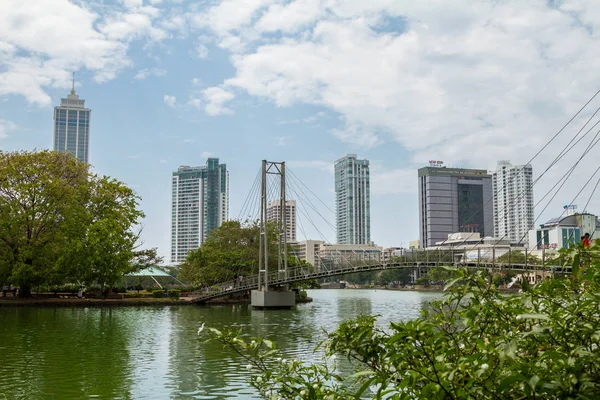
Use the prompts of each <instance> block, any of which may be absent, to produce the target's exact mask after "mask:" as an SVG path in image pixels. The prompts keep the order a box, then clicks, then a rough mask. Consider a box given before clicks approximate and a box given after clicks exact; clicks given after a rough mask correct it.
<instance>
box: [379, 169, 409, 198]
mask: <svg viewBox="0 0 600 400" xmlns="http://www.w3.org/2000/svg"><path fill="white" fill-rule="evenodd" d="M416 176H417V171H416V169H413V168H407V169H393V170H380V169H379V168H371V193H372V194H373V195H386V194H399V193H414V194H416V193H415V192H416V185H415V181H416Z"/></svg>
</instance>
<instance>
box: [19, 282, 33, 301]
mask: <svg viewBox="0 0 600 400" xmlns="http://www.w3.org/2000/svg"><path fill="white" fill-rule="evenodd" d="M29 297H31V286H25V285H21V286H20V287H19V298H20V299H27V298H29Z"/></svg>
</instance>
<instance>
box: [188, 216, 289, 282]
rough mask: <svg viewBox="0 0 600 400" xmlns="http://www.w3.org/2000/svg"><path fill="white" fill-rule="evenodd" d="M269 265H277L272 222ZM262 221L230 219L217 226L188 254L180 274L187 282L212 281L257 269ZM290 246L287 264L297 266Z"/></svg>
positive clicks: (243, 274)
mask: <svg viewBox="0 0 600 400" xmlns="http://www.w3.org/2000/svg"><path fill="white" fill-rule="evenodd" d="M267 233H268V235H269V240H268V248H269V255H270V257H269V269H270V270H272V271H273V270H275V269H276V268H277V258H276V257H275V255H276V254H277V246H278V244H277V243H278V242H277V227H276V225H275V224H274V223H273V224H271V223H270V224H269V226H268V227H267ZM259 235H260V225H259V223H258V222H257V221H255V222H245V223H241V222H240V221H227V222H224V223H223V224H222V225H221V226H220V227H219V228H217V229H214V230H213V231H212V232H211V233H210V234H209V235H208V238H207V239H206V241H205V242H204V243H202V245H201V246H200V248H198V249H196V250H192V251H190V252H189V253H188V255H187V256H186V259H185V261H184V262H183V263H182V265H181V268H180V277H181V278H182V279H184V280H186V281H188V282H192V283H194V284H202V285H207V286H209V285H213V284H216V283H220V282H225V281H228V280H232V279H234V278H235V277H236V276H240V275H242V276H248V275H252V274H257V273H258V258H259V243H260V242H259ZM291 250H292V248H291V246H290V249H288V266H289V267H294V266H295V265H297V263H298V260H297V259H296V258H295V257H293V256H291V255H290V254H293V251H291Z"/></svg>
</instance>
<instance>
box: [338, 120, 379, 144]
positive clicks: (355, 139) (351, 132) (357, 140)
mask: <svg viewBox="0 0 600 400" xmlns="http://www.w3.org/2000/svg"><path fill="white" fill-rule="evenodd" d="M331 133H332V134H333V136H335V137H337V138H338V139H340V140H341V141H342V142H345V143H349V144H353V145H356V146H358V147H361V148H370V147H374V146H376V145H378V144H379V143H381V141H380V139H379V137H378V136H377V135H376V134H375V133H374V132H373V131H372V130H370V129H366V128H364V127H360V126H358V125H356V124H354V125H348V124H347V125H346V126H345V127H344V129H332V130H331Z"/></svg>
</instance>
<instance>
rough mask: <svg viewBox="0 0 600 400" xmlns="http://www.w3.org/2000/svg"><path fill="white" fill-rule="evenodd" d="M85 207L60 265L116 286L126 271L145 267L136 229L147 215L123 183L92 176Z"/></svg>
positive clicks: (77, 276)
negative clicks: (138, 246)
mask: <svg viewBox="0 0 600 400" xmlns="http://www.w3.org/2000/svg"><path fill="white" fill-rule="evenodd" d="M89 183H90V187H89V191H88V192H87V193H86V195H87V198H86V202H85V203H84V207H82V208H81V209H80V212H79V213H78V215H77V218H76V219H74V220H72V221H71V222H72V224H73V225H72V226H70V229H69V233H70V235H69V244H68V246H67V248H66V249H65V251H64V252H63V254H62V257H61V259H60V260H59V261H60V262H59V265H60V266H61V267H62V268H63V269H64V270H65V271H68V273H69V275H70V277H72V279H75V280H77V281H80V282H88V283H89V282H98V283H99V284H100V285H105V284H106V285H108V286H109V287H112V286H113V285H114V284H115V283H116V282H117V281H118V280H120V279H121V278H122V276H123V274H125V273H128V272H133V271H134V270H136V269H140V268H142V267H143V265H142V264H139V263H136V262H134V261H135V258H136V256H138V258H139V257H147V256H148V254H146V253H145V252H144V253H140V252H136V250H135V245H136V242H137V240H138V235H137V234H136V233H135V232H134V230H133V229H132V228H133V227H134V226H135V225H136V224H137V223H138V222H139V219H140V218H142V217H143V216H144V214H143V213H142V212H141V211H140V210H139V209H138V202H139V197H138V196H136V195H135V194H134V192H133V190H132V189H130V188H129V187H127V186H126V185H124V184H123V183H121V182H119V181H117V180H115V179H110V178H107V177H96V176H90V178H89Z"/></svg>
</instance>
